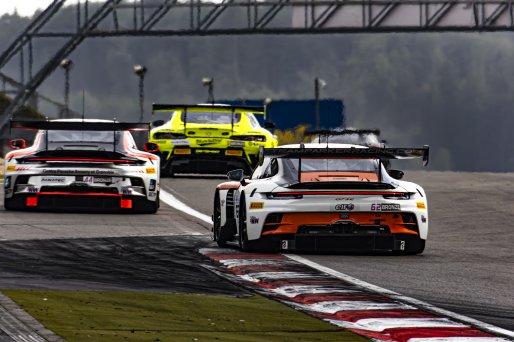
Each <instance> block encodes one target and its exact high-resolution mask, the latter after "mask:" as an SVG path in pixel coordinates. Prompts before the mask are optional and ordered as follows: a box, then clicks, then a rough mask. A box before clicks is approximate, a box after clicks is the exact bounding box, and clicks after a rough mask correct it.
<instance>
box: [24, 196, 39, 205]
mask: <svg viewBox="0 0 514 342" xmlns="http://www.w3.org/2000/svg"><path fill="white" fill-rule="evenodd" d="M25 204H26V205H27V207H37V197H27V199H26V202H25Z"/></svg>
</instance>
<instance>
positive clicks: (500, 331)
mask: <svg viewBox="0 0 514 342" xmlns="http://www.w3.org/2000/svg"><path fill="white" fill-rule="evenodd" d="M286 256H287V257H288V258H290V259H292V260H295V261H298V262H301V263H302V264H304V265H307V266H310V267H312V268H315V269H317V270H318V271H321V272H324V273H327V274H330V275H331V276H334V277H336V278H339V279H342V280H344V281H347V282H349V283H351V284H354V285H357V286H361V287H363V288H365V289H368V290H371V291H373V292H378V293H381V294H384V295H387V296H389V297H391V298H393V299H396V300H399V301H402V302H406V303H410V304H413V305H416V306H418V307H420V308H423V309H425V310H428V311H431V312H435V313H438V314H441V315H444V316H447V317H450V318H453V319H456V320H458V321H461V322H464V323H468V324H471V325H473V326H475V327H477V328H480V329H482V330H484V331H488V332H491V333H493V334H500V335H504V336H508V337H511V338H514V331H510V330H507V329H503V328H500V327H497V326H495V325H492V324H489V323H484V322H481V321H479V320H476V319H474V318H470V317H467V316H463V315H459V314H457V313H455V312H452V311H448V310H445V309H441V308H438V307H437V306H434V305H432V304H429V303H426V302H423V301H421V300H418V299H414V298H411V297H407V296H404V295H401V294H399V293H397V292H394V291H391V290H387V289H384V288H382V287H379V286H376V285H373V284H370V283H367V282H365V281H362V280H359V279H357V278H354V277H351V276H349V275H346V274H344V273H341V272H338V271H336V270H333V269H331V268H328V267H325V266H323V265H320V264H318V263H316V262H314V261H311V260H308V259H306V258H304V257H301V256H299V255H293V254H286Z"/></svg>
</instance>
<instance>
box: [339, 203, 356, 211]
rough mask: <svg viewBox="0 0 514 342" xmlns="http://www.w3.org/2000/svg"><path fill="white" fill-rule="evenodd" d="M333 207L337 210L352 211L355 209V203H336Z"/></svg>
mask: <svg viewBox="0 0 514 342" xmlns="http://www.w3.org/2000/svg"><path fill="white" fill-rule="evenodd" d="M335 209H336V210H338V211H352V210H353V209H355V205H354V204H353V203H341V204H336V206H335Z"/></svg>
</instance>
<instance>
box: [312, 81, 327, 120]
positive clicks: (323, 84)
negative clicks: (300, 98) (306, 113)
mask: <svg viewBox="0 0 514 342" xmlns="http://www.w3.org/2000/svg"><path fill="white" fill-rule="evenodd" d="M326 86H327V82H325V81H323V80H322V79H321V78H317V77H316V78H315V79H314V99H315V105H316V129H319V128H320V121H321V119H320V115H319V91H320V88H321V89H323V88H325V87H326ZM327 128H328V127H327Z"/></svg>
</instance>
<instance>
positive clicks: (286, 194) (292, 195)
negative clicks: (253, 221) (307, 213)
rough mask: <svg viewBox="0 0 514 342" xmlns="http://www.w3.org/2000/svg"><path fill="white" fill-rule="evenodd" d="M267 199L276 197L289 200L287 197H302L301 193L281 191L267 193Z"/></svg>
mask: <svg viewBox="0 0 514 342" xmlns="http://www.w3.org/2000/svg"><path fill="white" fill-rule="evenodd" d="M267 197H268V199H276V200H289V199H302V198H303V195H302V194H288V193H287V192H285V193H284V192H283V193H279V194H277V193H273V192H272V193H269V194H267Z"/></svg>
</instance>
